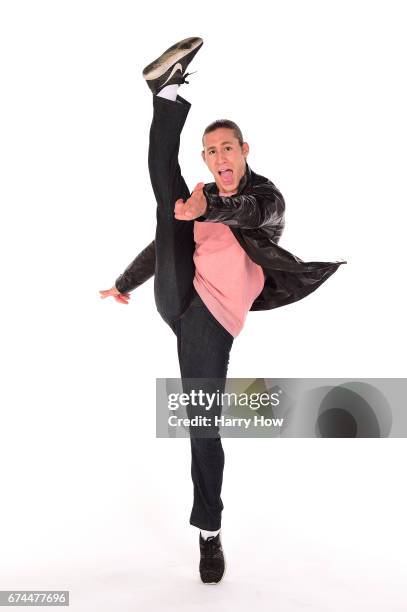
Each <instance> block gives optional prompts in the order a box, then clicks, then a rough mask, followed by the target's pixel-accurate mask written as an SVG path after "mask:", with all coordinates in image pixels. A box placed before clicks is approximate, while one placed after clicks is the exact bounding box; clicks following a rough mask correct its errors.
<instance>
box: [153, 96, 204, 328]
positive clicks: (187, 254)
mask: <svg viewBox="0 0 407 612" xmlns="http://www.w3.org/2000/svg"><path fill="white" fill-rule="evenodd" d="M190 107H191V104H190V103H189V102H187V101H186V100H185V99H184V98H182V97H181V96H178V97H177V101H172V100H167V99H166V98H162V97H159V96H156V95H155V96H153V109H154V112H153V120H152V123H151V128H150V143H149V152H148V167H149V171H150V178H151V184H152V187H153V191H154V194H155V198H156V202H157V228H156V235H155V247H156V268H155V276H154V296H155V301H156V306H157V310H158V312H159V313H160V315H161V317H162V318H163V319H164V321H165V322H166V323H168V324H169V325H170V327H171V328H172V329H173V330H174V331H175V326H174V322H175V320H176V319H177V318H178V317H179V316H180V315H181V314H182V313H183V312H184V311H185V309H186V308H187V306H188V305H189V301H190V298H191V295H192V291H193V284H192V281H193V278H194V274H195V266H194V262H193V254H194V249H195V242H194V235H193V227H194V224H193V221H179V220H177V219H175V217H174V206H175V201H176V200H177V199H179V198H182V199H184V200H186V199H188V198H189V196H190V191H189V189H188V187H187V185H186V183H185V181H184V179H183V177H182V175H181V169H180V166H179V162H178V153H179V146H180V136H181V131H182V128H183V126H184V124H185V120H186V118H187V115H188V112H189V109H190Z"/></svg>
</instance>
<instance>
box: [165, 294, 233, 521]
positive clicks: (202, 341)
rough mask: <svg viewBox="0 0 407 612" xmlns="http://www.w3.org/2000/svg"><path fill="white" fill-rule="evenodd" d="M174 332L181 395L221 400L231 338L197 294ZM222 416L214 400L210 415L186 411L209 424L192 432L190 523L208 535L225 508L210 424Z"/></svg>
mask: <svg viewBox="0 0 407 612" xmlns="http://www.w3.org/2000/svg"><path fill="white" fill-rule="evenodd" d="M176 330H177V339H178V356H179V361H180V370H181V377H182V387H183V391H184V393H191V391H192V390H195V391H196V392H199V391H200V390H202V391H203V392H204V393H209V394H213V393H214V394H215V397H218V395H216V394H219V396H220V397H221V394H222V393H223V392H224V390H225V383H226V375H227V368H228V363H229V354H230V350H231V347H232V344H233V336H232V335H231V334H230V333H229V332H228V331H227V330H226V329H225V328H224V327H223V326H222V325H221V324H220V323H219V322H218V321H217V320H216V319H215V318H214V317H213V315H212V314H211V313H210V312H209V310H208V309H207V308H206V306H205V304H204V303H203V302H202V300H201V299H200V297H199V296H198V295H197V294H195V296H194V298H193V299H192V301H191V304H190V306H189V308H188V309H187V310H186V311H185V313H184V314H183V315H182V316H181V317H180V318H179V320H178V321H177V322H176ZM221 412H222V403H221V401H220V402H219V401H215V402H214V404H213V406H212V407H211V409H210V410H206V408H205V406H203V407H202V406H199V407H192V406H191V405H189V406H188V408H187V413H188V417H189V418H193V417H194V416H197V415H198V416H208V417H210V418H211V419H212V424H211V426H210V427H209V428H206V427H204V428H200V427H190V441H191V458H192V462H191V476H192V481H193V486H194V502H193V507H192V511H191V516H190V524H191V525H194V526H195V527H199V528H200V529H203V530H208V531H216V530H218V529H220V527H221V514H222V510H223V507H224V506H223V502H222V498H221V489H222V482H223V470H224V464H225V455H224V451H223V447H222V441H221V438H220V435H219V427H217V426H215V425H214V421H213V419H214V416H215V415H216V416H218V417H219V416H220V415H221ZM204 430H206V431H204ZM203 436H206V437H203Z"/></svg>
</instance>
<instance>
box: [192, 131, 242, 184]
mask: <svg viewBox="0 0 407 612" xmlns="http://www.w3.org/2000/svg"><path fill="white" fill-rule="evenodd" d="M248 153H249V145H248V144H247V142H244V143H243V145H242V146H240V144H239V141H238V139H237V138H236V136H235V135H234V131H233V130H232V129H230V128H218V129H217V130H214V131H213V132H209V134H205V137H204V150H203V151H202V159H203V160H204V162H205V163H206V165H207V166H208V168H209V170H210V171H211V173H212V174H213V176H214V178H215V181H216V185H217V186H218V189H219V195H221V196H222V195H223V196H230V195H233V194H234V193H236V192H237V187H238V185H239V181H240V179H241V178H242V176H243V175H244V174H245V172H246V157H247V154H248Z"/></svg>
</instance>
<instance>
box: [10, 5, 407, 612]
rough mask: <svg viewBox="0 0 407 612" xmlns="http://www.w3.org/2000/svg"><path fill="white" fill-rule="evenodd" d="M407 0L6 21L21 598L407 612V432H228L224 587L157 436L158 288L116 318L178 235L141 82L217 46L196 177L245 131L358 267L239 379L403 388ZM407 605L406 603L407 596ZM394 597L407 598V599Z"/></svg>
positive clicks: (198, 100)
mask: <svg viewBox="0 0 407 612" xmlns="http://www.w3.org/2000/svg"><path fill="white" fill-rule="evenodd" d="M403 8H404V7H403V3H402V2H396V1H393V2H391V1H390V2H386V3H385V2H362V1H352V2H344V1H341V2H323V1H316V0H311V1H308V2H300V1H288V2H287V1H274V2H273V1H271V2H268V3H262V2H259V1H256V0H253V1H252V2H250V3H247V2H242V1H241V0H239V1H235V2H233V3H231V2H229V3H215V2H207V3H203V4H198V5H194V4H191V3H190V2H186V1H185V2H184V1H183V2H181V1H176V2H172V3H167V2H163V1H162V0H156V1H155V2H150V3H146V4H144V5H143V6H140V4H137V3H136V2H123V1H116V2H113V1H110V2H108V1H99V2H92V1H90V0H89V1H86V0H81V1H80V2H78V1H71V2H69V3H68V2H60V1H53V2H51V1H50V2H45V1H36V2H22V1H18V0H14V1H13V2H11V1H9V2H7V1H3V2H2V3H1V5H0V57H1V60H0V61H1V73H0V80H1V88H2V93H1V98H0V106H1V135H0V141H1V142H0V147H1V175H2V179H1V185H0V189H1V204H2V223H1V241H0V248H1V261H2V283H1V291H2V301H1V304H2V317H1V337H2V342H1V345H2V354H3V365H2V374H3V383H2V397H1V400H2V401H1V432H2V440H1V445H0V461H1V491H2V494H1V504H0V542H1V545H0V570H1V571H0V575H1V578H0V588H1V589H8V590H9V589H31V588H33V589H70V591H71V606H72V608H73V609H74V610H81V611H82V610H86V611H89V610H111V609H112V606H115V607H116V608H117V609H120V610H121V611H122V610H134V609H144V608H146V607H147V606H150V607H151V606H153V607H154V605H155V602H156V600H157V601H160V602H161V603H160V604H158V603H157V605H156V607H158V606H160V609H162V610H166V609H170V608H172V607H173V606H175V605H177V607H179V608H182V607H183V606H184V608H185V610H190V609H191V606H195V607H199V605H200V604H201V605H202V606H207V605H210V606H212V607H213V609H218V607H219V608H220V606H222V609H224V610H229V609H230V610H231V609H232V608H233V610H236V609H239V607H241V609H242V610H243V609H247V606H248V605H250V606H251V607H252V608H253V609H255V610H263V609H269V606H270V604H271V605H273V606H274V609H275V610H279V611H286V610H287V611H291V610H297V609H300V608H301V609H302V608H303V607H304V606H305V605H308V606H312V608H313V609H315V610H317V609H321V610H327V609H329V610H343V609H347V610H358V611H360V610H369V611H371V610H383V609H384V606H386V609H389V610H390V609H391V610H401V609H402V602H403V598H404V601H405V596H406V592H405V586H403V587H402V584H403V580H405V564H403V565H401V564H400V562H399V561H398V559H399V558H400V557H401V555H404V552H405V545H406V534H405V513H406V499H405V494H404V490H405V486H404V483H405V469H404V468H405V460H406V446H405V442H404V440H396V439H392V440H364V441H362V440H277V441H276V440H232V439H227V440H224V448H225V453H226V464H225V475H224V489H223V495H222V499H223V501H224V505H225V509H224V513H223V529H222V532H223V543H224V549H225V556H226V559H227V563H228V569H227V574H226V576H225V580H224V581H223V582H222V586H221V585H219V587H218V589H215V591H214V590H213V589H212V590H210V589H205V587H204V585H201V584H200V582H199V575H198V569H197V568H198V554H199V552H198V530H197V529H196V528H194V527H192V526H190V525H189V514H190V509H191V504H192V481H191V479H190V451H189V441H188V440H183V441H181V440H161V439H156V438H155V404H154V399H155V395H154V394H155V378H156V377H170V376H178V375H179V369H178V363H177V358H176V340H175V336H174V335H173V334H172V332H171V330H170V329H169V328H168V327H167V326H166V325H165V323H164V322H163V321H162V320H161V318H160V317H159V315H158V313H157V312H156V310H155V304H154V296H153V281H152V279H150V280H149V281H148V282H147V283H146V284H145V285H143V286H142V287H140V288H139V289H137V290H136V291H135V292H133V293H132V296H131V299H130V303H129V305H121V304H117V303H116V302H114V301H113V299H112V298H109V299H107V300H101V299H100V296H99V289H107V288H110V287H111V286H112V285H113V282H114V280H115V279H116V277H117V276H118V275H119V274H120V273H121V272H122V271H123V270H124V268H125V267H126V266H127V264H128V263H129V262H130V261H131V260H132V259H133V258H134V256H135V255H136V254H137V253H138V252H139V251H140V250H141V249H142V248H144V246H146V245H147V244H148V243H149V242H150V241H151V240H152V239H153V238H154V228H155V201H154V196H153V192H152V189H151V186H150V182H149V175H148V170H147V145H148V132H149V127H150V121H151V117H152V100H151V93H150V91H149V89H148V88H147V86H146V84H145V82H144V80H143V79H142V77H141V71H142V69H143V67H144V66H145V65H146V64H147V63H149V62H150V61H152V59H154V58H155V57H156V56H157V55H158V54H159V53H161V52H162V51H164V50H165V49H166V48H167V47H168V46H170V45H171V44H173V43H174V42H176V41H177V40H179V39H181V38H185V37H186V36H193V35H198V36H202V38H203V39H204V46H203V47H202V50H201V51H200V52H199V54H198V55H197V57H196V58H195V60H194V62H193V64H191V71H192V70H197V73H196V74H193V75H192V76H191V78H190V79H189V80H190V84H189V85H183V86H182V88H181V89H180V94H181V95H182V96H183V97H185V98H186V99H187V100H189V101H190V102H191V103H192V108H191V111H190V113H189V117H188V119H187V123H186V126H185V129H184V132H183V135H182V142H181V159H180V161H181V166H182V169H183V174H184V176H185V178H186V181H187V183H188V185H189V186H190V187H191V188H192V187H193V186H194V185H195V184H196V183H197V182H199V181H206V182H208V181H210V180H212V176H211V175H210V174H209V171H208V169H207V168H206V166H205V164H204V163H203V161H202V159H201V157H200V150H201V143H200V139H201V135H202V131H203V129H204V128H205V126H206V125H207V124H208V123H210V122H211V121H212V120H214V119H216V118H222V117H227V118H230V119H233V120H234V121H236V122H237V123H238V124H239V125H240V126H241V128H242V130H243V134H244V137H245V139H246V140H247V142H248V143H249V145H250V147H251V152H250V154H249V157H248V162H249V164H250V166H251V167H252V168H253V170H254V171H255V172H258V173H259V174H263V175H265V176H267V177H269V178H270V179H271V180H272V181H273V182H274V183H275V184H276V185H277V186H278V187H279V189H280V190H281V191H282V193H283V195H284V197H285V200H286V207H287V212H286V228H285V232H284V234H283V237H282V238H281V241H280V245H281V246H283V247H284V248H286V249H288V250H290V251H291V252H293V253H295V254H296V255H297V256H299V257H301V258H302V259H303V260H305V261H306V260H321V261H324V260H325V261H336V260H339V259H346V260H347V261H348V263H347V264H346V265H343V266H341V267H340V268H339V270H338V271H337V272H336V273H335V274H334V275H333V276H332V277H331V278H329V279H328V280H327V281H326V283H324V284H323V285H322V286H321V288H319V289H318V290H317V291H316V292H315V293H313V294H311V295H310V296H308V297H306V298H305V299H303V300H301V301H300V302H297V303H294V304H292V305H289V306H286V307H283V308H280V309H276V310H272V311H264V312H253V313H249V315H248V318H247V322H246V325H245V328H244V329H243V331H242V333H241V335H240V336H239V337H238V338H237V339H236V341H235V343H234V346H233V349H232V353H231V358H230V364H229V376H230V377H246V378H250V377H253V378H257V377H263V376H264V377H267V378H272V377H342V376H346V377H404V376H405V373H406V369H405V359H403V357H404V355H403V348H404V346H405V341H406V332H405V325H404V316H403V315H404V312H405V290H404V283H403V281H402V278H404V276H405V270H404V267H405V257H404V252H405V251H404V248H405V222H404V220H405V215H404V208H405V205H406V188H405V142H406V121H405V108H406V103H407V101H406V95H405V94H406V91H405V78H404V72H405V63H404V61H403V58H404V57H405V54H406V48H405V47H406V43H405V31H404V30H405V28H404V21H403V19H402V10H403ZM403 589H404V592H403ZM384 602H385V603H384Z"/></svg>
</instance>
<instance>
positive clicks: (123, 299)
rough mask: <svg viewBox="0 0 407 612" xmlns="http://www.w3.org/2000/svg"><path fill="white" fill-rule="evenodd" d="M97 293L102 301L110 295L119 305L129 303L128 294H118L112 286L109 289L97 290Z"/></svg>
mask: <svg viewBox="0 0 407 612" xmlns="http://www.w3.org/2000/svg"><path fill="white" fill-rule="evenodd" d="M99 293H100V297H101V298H102V299H104V298H107V297H109V295H111V296H112V297H114V299H115V300H116V302H119V304H128V303H129V299H130V293H120V291H118V290H117V289H116V287H115V286H114V285H113V287H112V288H111V289H103V290H99Z"/></svg>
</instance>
